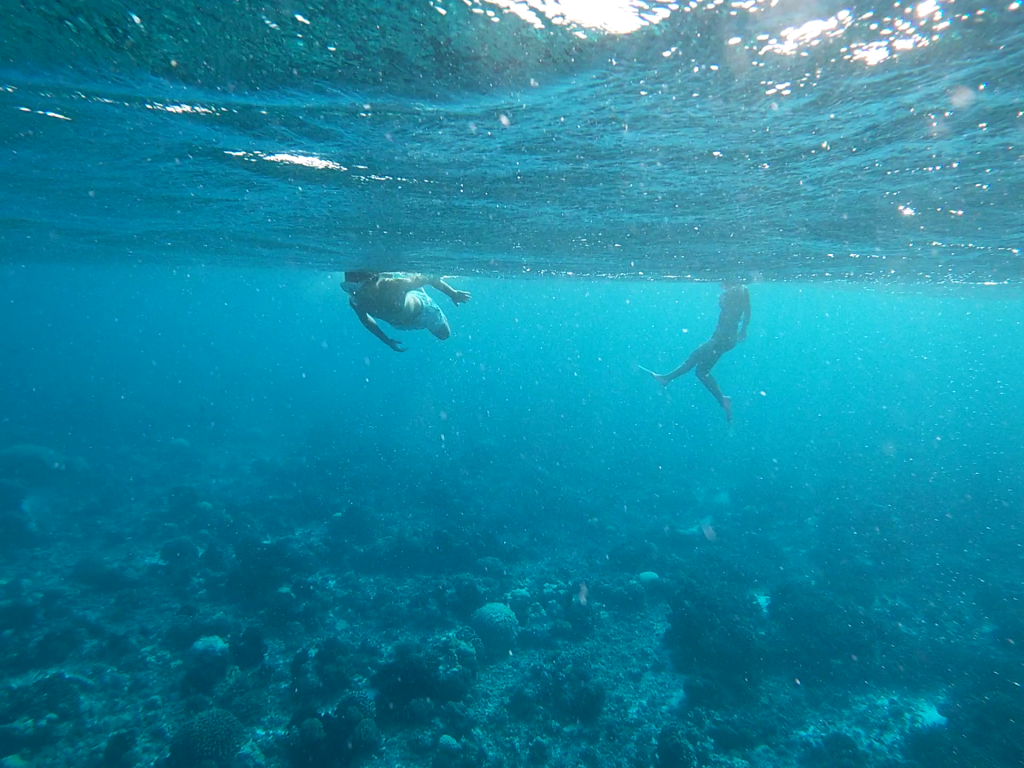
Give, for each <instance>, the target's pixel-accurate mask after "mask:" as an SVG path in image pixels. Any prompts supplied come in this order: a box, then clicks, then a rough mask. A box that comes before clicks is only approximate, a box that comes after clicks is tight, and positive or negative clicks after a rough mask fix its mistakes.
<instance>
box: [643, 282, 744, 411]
mask: <svg viewBox="0 0 1024 768" xmlns="http://www.w3.org/2000/svg"><path fill="white" fill-rule="evenodd" d="M718 306H719V307H721V310H722V311H721V312H720V313H719V315H718V327H717V328H715V332H714V334H712V336H711V339H710V340H708V341H706V342H705V343H704V344H701V345H700V346H699V347H697V349H695V350H694V351H693V353H692V354H691V355H690V356H689V357H688V358H686V362H685V363H683V364H682V365H680V366H679V367H678V368H676V369H675V370H674V371H672V372H671V373H655V372H654V371H647V372H648V373H650V374H651V375H652V376H653V377H654V378H655V379H656V380H657V381H658V383H659V384H661V385H662V386H663V387H667V386H668V384H669V382H670V381H672V380H674V379H678V378H679V377H680V376H682V375H684V374H687V373H689V372H690V369H691V368H696V369H697V378H698V379H700V382H701V384H703V385H704V386H705V387H707V389H708V392H710V393H711V394H712V395H714V396H715V400H717V401H718V404H719V405H721V406H722V410H723V411H725V418H726V420H727V421H732V400H731V399H730V398H728V397H726V396H725V395H723V394H722V390H721V389H719V387H718V382H717V381H715V379H714V377H713V376H712V375H711V369H712V368H714V367H715V363H717V362H718V360H719V358H720V357H721V356H722V355H724V354H725V353H726V352H728V351H729V350H730V349H732V348H733V347H735V346H736V344H737V342H740V341H743V340H744V339H745V338H747V325H748V324H749V323H750V292H749V291H748V290H747V288H746V286H743V285H736V284H730V283H722V295H721V296H719V297H718ZM737 325H739V329H738V330H737V327H736V326H737ZM644 370H645V371H646V370H647V369H646V368H644Z"/></svg>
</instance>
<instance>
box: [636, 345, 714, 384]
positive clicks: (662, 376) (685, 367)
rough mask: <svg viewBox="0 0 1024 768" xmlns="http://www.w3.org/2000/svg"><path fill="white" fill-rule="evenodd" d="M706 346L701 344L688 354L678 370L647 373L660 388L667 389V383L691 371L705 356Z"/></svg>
mask: <svg viewBox="0 0 1024 768" xmlns="http://www.w3.org/2000/svg"><path fill="white" fill-rule="evenodd" d="M706 346H707V345H706V344H702V345H701V346H699V347H697V348H696V349H695V350H694V351H693V352H692V353H691V354H690V356H689V357H688V358H686V362H684V363H683V364H682V365H680V366H679V367H678V368H676V369H675V370H674V371H671V372H670V373H655V372H654V371H647V372H648V373H649V374H651V376H653V377H654V380H655V381H657V382H658V383H659V384H661V386H663V387H667V386H668V385H669V382H671V381H675V380H676V379H678V378H679V377H680V376H685V375H686V374H688V373H689V372H690V371H692V370H693V367H694V366H695V365H697V362H698V361H699V360H700V359H701V357H702V356H703V355H704V354H705V349H704V348H705V347H706ZM644 370H645V371H646V370H647V369H646V368H644Z"/></svg>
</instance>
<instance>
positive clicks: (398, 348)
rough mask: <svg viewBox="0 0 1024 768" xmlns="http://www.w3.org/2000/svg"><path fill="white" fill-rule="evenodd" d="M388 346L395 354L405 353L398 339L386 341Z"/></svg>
mask: <svg viewBox="0 0 1024 768" xmlns="http://www.w3.org/2000/svg"><path fill="white" fill-rule="evenodd" d="M388 346H389V347H391V348H392V349H393V350H395V352H405V347H403V346H402V342H400V341H399V340H398V339H388Z"/></svg>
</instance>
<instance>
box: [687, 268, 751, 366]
mask: <svg viewBox="0 0 1024 768" xmlns="http://www.w3.org/2000/svg"><path fill="white" fill-rule="evenodd" d="M718 306H719V307H720V308H721V312H720V313H719V315H718V326H717V327H716V328H715V332H714V333H713V334H712V335H711V338H710V339H709V340H708V341H707V342H705V343H704V344H702V345H701V346H700V347H698V348H697V349H696V350H694V353H693V355H692V356H691V359H692V360H693V361H694V363H695V364H696V366H697V370H698V372H700V371H704V372H707V371H710V370H711V368H712V367H713V366H714V365H715V363H717V362H718V359H719V358H720V357H721V356H722V355H724V354H725V353H726V352H728V351H729V350H730V349H732V348H733V347H735V346H736V342H737V340H738V338H739V325H740V323H741V322H742V321H743V320H744V319H745V318H749V317H750V292H749V291H748V290H747V288H746V286H743V285H737V286H734V287H733V288H730V289H729V290H727V291H723V293H722V295H721V296H719V297H718Z"/></svg>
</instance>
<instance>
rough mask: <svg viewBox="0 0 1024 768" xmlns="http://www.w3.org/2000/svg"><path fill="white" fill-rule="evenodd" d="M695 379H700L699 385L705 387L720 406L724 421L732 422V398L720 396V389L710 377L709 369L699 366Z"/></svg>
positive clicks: (713, 378) (712, 377)
mask: <svg viewBox="0 0 1024 768" xmlns="http://www.w3.org/2000/svg"><path fill="white" fill-rule="evenodd" d="M697 378H698V379H700V383H701V384H703V385H704V386H705V387H707V389H708V392H710V393H711V394H712V395H713V396H714V398H715V400H717V401H718V404H719V405H720V406H722V410H723V411H725V420H726V421H732V398H731V397H726V396H725V395H723V394H722V390H721V388H719V386H718V382H717V381H715V377H714V376H712V375H711V369H710V368H705V367H704V366H701V367H699V368H698V369H697Z"/></svg>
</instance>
